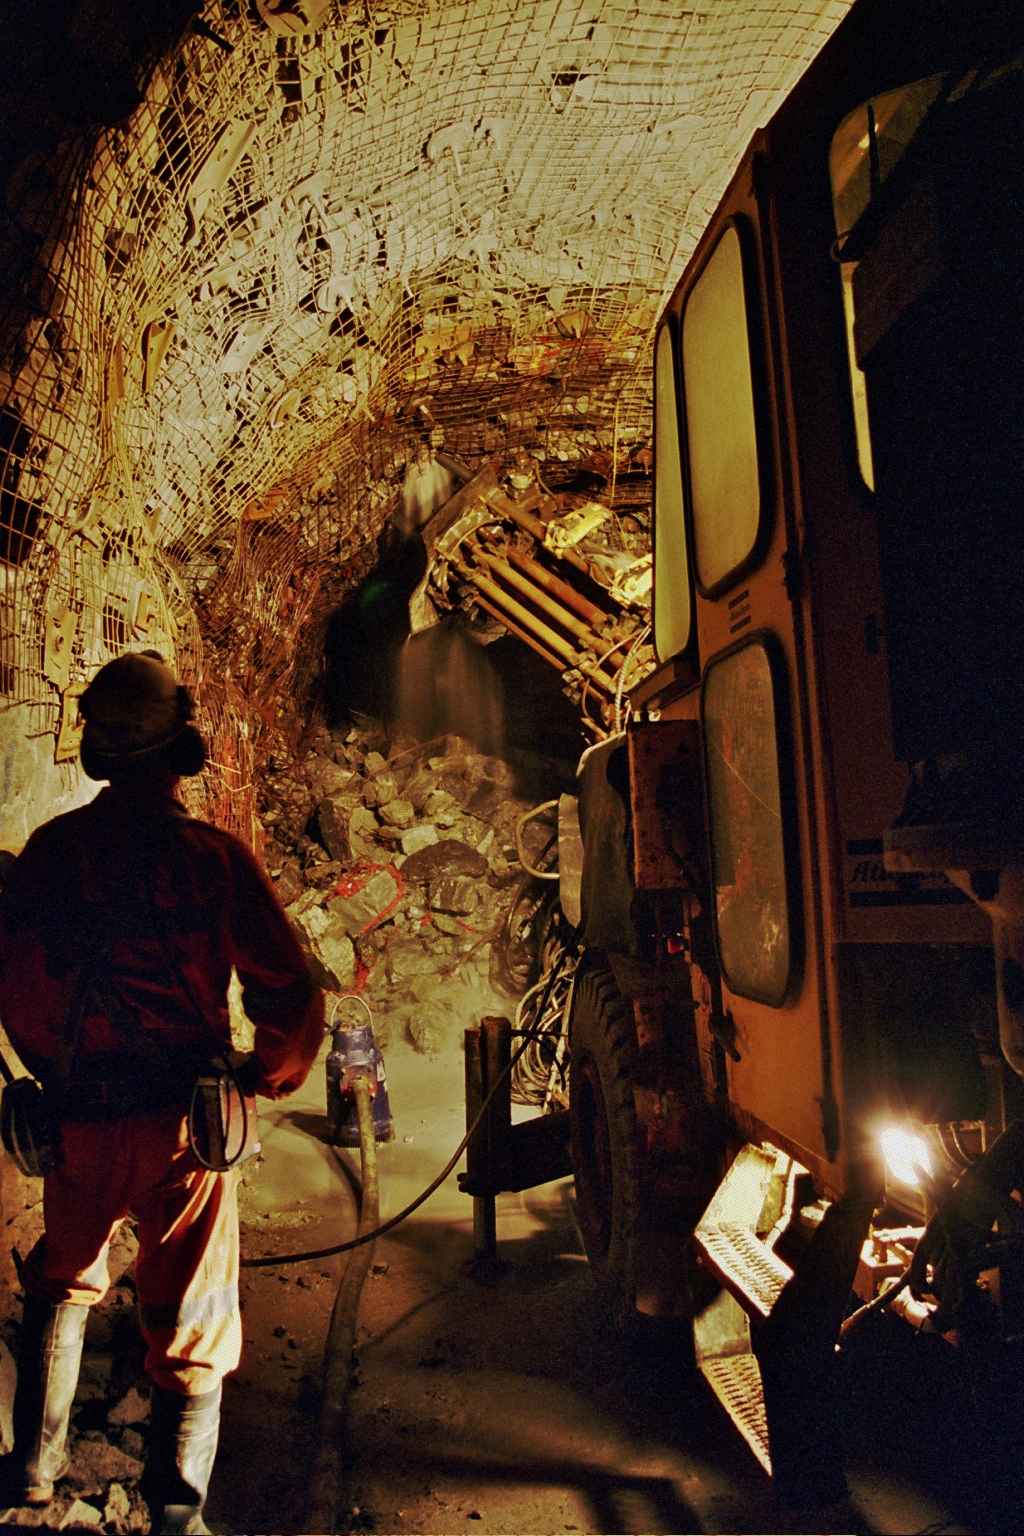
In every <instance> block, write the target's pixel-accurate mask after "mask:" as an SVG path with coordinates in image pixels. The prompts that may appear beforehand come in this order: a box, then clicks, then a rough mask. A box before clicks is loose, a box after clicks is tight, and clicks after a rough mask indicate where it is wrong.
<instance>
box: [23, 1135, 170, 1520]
mask: <svg viewBox="0 0 1024 1536" xmlns="http://www.w3.org/2000/svg"><path fill="white" fill-rule="evenodd" d="M19 1194H20V1195H23V1196H25V1197H27V1198H23V1199H21V1200H18V1199H17V1196H18V1195H19ZM3 1195H4V1209H5V1211H6V1213H7V1228H6V1230H7V1235H8V1238H9V1240H11V1241H12V1242H13V1245H14V1246H15V1247H16V1248H17V1250H18V1251H19V1252H21V1253H24V1252H27V1251H28V1248H29V1247H30V1246H31V1244H32V1242H34V1241H35V1238H36V1237H37V1236H38V1235H39V1233H40V1231H41V1229H42V1211H41V1206H40V1203H39V1199H38V1195H39V1189H38V1182H37V1181H34V1180H27V1179H23V1178H22V1176H21V1175H20V1174H18V1173H17V1172H16V1170H14V1169H13V1166H12V1165H11V1166H9V1167H8V1169H7V1170H5V1176H4V1189H3ZM12 1213H16V1214H12ZM136 1246H137V1245H136V1242H135V1237H134V1234H133V1232H132V1230H131V1227H130V1225H129V1224H126V1225H125V1226H124V1227H122V1228H121V1231H120V1232H119V1233H118V1235H117V1237H116V1238H115V1240H114V1242H113V1244H112V1245H111V1250H110V1260H109V1263H110V1271H111V1275H112V1276H113V1277H115V1278H114V1284H112V1285H111V1287H110V1290H109V1291H108V1292H107V1294H106V1296H105V1297H104V1299H103V1300H102V1301H101V1302H99V1303H98V1304H97V1305H96V1306H95V1307H94V1308H93V1310H92V1311H91V1312H90V1314H89V1320H88V1324H87V1327H86V1335H85V1348H84V1350H83V1353H82V1369H81V1373H80V1376H79V1383H78V1391H77V1393H76V1394H75V1406H74V1409H73V1410H72V1416H71V1427H70V1431H69V1434H68V1450H69V1452H70V1457H71V1465H70V1468H69V1471H68V1473H67V1476H66V1477H63V1478H61V1480H60V1482H59V1483H58V1484H57V1488H56V1492H55V1494H54V1497H53V1500H52V1502H51V1503H50V1504H47V1505H45V1506H43V1507H42V1508H34V1509H33V1508H29V1507H24V1506H16V1505H15V1506H11V1507H8V1503H7V1500H8V1499H9V1497H10V1494H11V1492H12V1490H10V1489H7V1488H6V1487H2V1486H0V1529H3V1530H8V1529H11V1528H14V1527H22V1526H29V1527H34V1528H36V1529H42V1530H50V1531H56V1530H62V1531H69V1530H93V1531H104V1532H106V1533H108V1536H124V1533H128V1532H133V1531H140V1532H141V1531H148V1529H149V1513H148V1511H147V1509H146V1505H145V1502H144V1500H143V1498H142V1495H141V1494H140V1493H139V1488H138V1481H139V1478H140V1477H141V1475H142V1469H143V1463H144V1460H145V1454H146V1439H145V1436H146V1430H147V1424H148V1420H149V1385H148V1379H147V1377H146V1376H145V1374H144V1372H143V1370H142V1356H143V1345H142V1341H141V1338H140V1335H139V1331H138V1323H137V1320H136V1315H135V1311H136V1309H135V1283H134V1280H133V1278H132V1266H133V1264H134V1259H135V1250H136ZM3 1281H4V1283H3V1286H2V1289H3V1291H4V1293H5V1296H6V1299H7V1301H8V1303H9V1308H8V1310H7V1316H6V1318H5V1321H4V1324H3V1335H4V1338H5V1340H6V1343H7V1344H8V1345H9V1346H10V1350H11V1353H12V1355H13V1356H14V1357H15V1358H16V1356H17V1349H18V1342H17V1335H18V1331H19V1324H18V1314H19V1313H20V1301H21V1297H20V1293H18V1292H16V1291H15V1290H14V1287H13V1286H12V1284H11V1281H10V1279H9V1278H8V1276H7V1275H6V1274H5V1275H4V1276H3ZM11 1366H12V1368H11V1369H10V1370H9V1371H5V1372H3V1373H2V1375H3V1381H2V1392H3V1401H2V1403H0V1419H3V1418H4V1417H6V1415H7V1414H9V1410H10V1401H9V1398H10V1397H11V1396H13V1391H14V1381H15V1373H14V1370H13V1361H12V1362H11ZM9 1448H10V1447H9V1444H8V1443H7V1442H6V1437H5V1445H4V1449H5V1450H8V1449H9ZM5 1475H6V1474H5V1469H2V1468H0V1476H5Z"/></svg>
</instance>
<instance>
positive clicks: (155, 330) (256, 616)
mask: <svg viewBox="0 0 1024 1536" xmlns="http://www.w3.org/2000/svg"><path fill="white" fill-rule="evenodd" d="M847 8H848V6H847V0H782V3H778V4H763V3H762V4H748V3H746V0H707V3H706V4H705V5H704V6H703V7H702V8H700V9H693V10H687V11H681V10H680V9H679V8H678V7H676V6H673V5H669V4H665V3H664V0H641V3H639V4H619V3H615V0H602V3H599V4H596V5H583V4H582V3H581V0H528V3H517V4H515V5H512V4H508V3H503V0H463V3H461V4H440V3H438V0H392V3H379V4H375V3H371V4H369V5H367V6H356V5H354V4H351V5H350V4H344V3H340V0H339V3H333V4H330V3H329V4H319V3H318V4H315V5H314V4H313V3H312V0H309V3H308V4H306V5H305V7H303V6H301V5H300V6H296V7H293V8H291V9H290V10H289V12H288V13H287V15H285V14H284V13H282V14H281V15H280V16H277V15H275V13H274V8H273V7H271V6H269V5H262V6H246V5H245V4H242V3H239V0H210V3H208V4H206V5H205V6H199V5H195V4H185V3H182V4H179V5H174V4H172V3H170V0H162V3H159V4H158V3H148V4H137V5H128V4H126V3H125V4H117V5H103V6H100V5H97V4H96V3H94V0H79V3H75V0H65V3H64V4H62V5H59V6H56V7H54V8H52V15H51V16H50V22H49V24H48V26H47V27H46V28H45V29H44V28H43V27H42V26H41V24H40V22H39V19H38V15H37V13H36V8H35V7H32V6H29V5H16V4H8V5H6V6H5V7H4V17H5V24H6V27H7V32H6V46H5V64H4V66H3V70H4V80H3V84H4V111H3V117H2V120H0V166H2V171H3V176H4V183H5V184H4V206H3V212H2V215H0V220H2V230H0V235H2V247H3V253H4V257H5V277H4V282H3V292H2V295H0V297H2V306H3V307H2V313H0V343H2V348H3V353H2V357H0V459H2V466H0V469H2V496H0V694H2V696H3V697H2V701H0V702H2V703H3V706H4V707H3V711H2V714H0V762H2V775H3V785H4V795H3V801H4V804H3V809H2V811H0V838H2V839H3V840H4V841H6V842H10V843H14V844H17V843H18V842H20V841H21V840H22V839H23V838H24V837H25V836H26V835H27V833H28V832H29V831H30V830H31V829H32V827H33V826H35V825H36V824H37V823H38V822H39V821H40V820H42V819H44V818H45V817H46V816H47V815H49V814H52V812H53V811H54V810H56V809H59V808H61V807H62V806H65V805H68V804H70V803H73V802H74V800H75V799H76V798H81V797H82V796H83V795H84V794H85V793H86V791H85V790H84V788H83V786H82V785H81V782H80V780H79V777H78V770H77V766H76V763H75V761H74V759H75V738H74V729H73V727H74V718H75V700H76V696H77V695H76V690H80V689H81V687H82V685H83V684H84V682H85V681H86V680H87V678H88V677H89V676H90V675H91V673H92V672H93V670H94V669H95V668H96V667H97V666H98V665H99V664H101V663H102V662H104V661H105V660H107V659H108V658H109V657H110V656H111V655H113V654H116V653H117V652H119V651H121V650H123V649H124V648H126V647H132V646H135V647H137V648H140V649H141V648H144V647H149V648H156V649H158V650H160V651H162V652H163V653H164V654H165V655H166V656H167V657H168V659H169V660H171V661H172V662H173V664H174V665H175V666H176V667H177V668H178V670H179V671H180V673H181V674H182V676H183V678H184V680H185V681H186V682H187V683H188V684H189V685H190V686H191V687H192V688H193V689H194V690H195V691H196V694H197V698H198V705H199V716H198V718H199V722H200V724H201V725H202V727H203V729H204V731H205V733H206V735H207V737H208V738H209V741H210V746H211V753H210V756H211V765H210V767H209V769H208V770H207V772H206V773H205V774H204V775H203V777H202V780H201V781H197V784H196V788H195V789H194V790H193V791H192V792H191V805H190V808H191V809H193V810H195V811H198V812H199V813H200V814H203V815H205V816H207V817H209V818H210V819H212V820H215V821H217V822H220V823H221V824H223V825H226V826H228V827H230V828H232V829H234V830H236V831H238V832H240V833H241V834H242V835H243V836H244V837H245V838H247V839H248V840H250V841H254V842H255V841H256V840H257V830H256V818H255V795H254V789H253V772H254V768H255V767H256V766H257V765H258V764H259V763H260V762H262V761H264V760H266V758H267V757H268V756H270V754H271V753H272V752H278V753H280V752H282V751H289V750H291V751H294V750H295V748H296V746H297V743H298V740H299V737H300V735H301V732H302V729H303V725H304V720H305V709H306V705H307V701H308V699H309V697H310V690H311V686H312V685H313V683H314V682H315V680H316V677H317V674H318V669H319V666H320V658H321V655H322V650H323V640H324V636H325V633H326V629H327V625H328V622H329V619H330V615H331V614H332V612H333V611H334V610H335V609H336V608H337V607H338V605H339V603H340V602H341V601H342V600H343V599H345V597H346V596H347V595H348V594H349V593H351V592H352V591H354V590H355V589H356V588H357V587H358V586H359V584H360V582H362V581H364V580H365V578H366V577H368V576H369V575H370V573H371V571H372V569H373V567H374V565H375V563H376V540H377V539H378V536H379V535H380V533H381V530H382V529H383V528H384V526H385V523H386V521H387V519H388V518H389V516H390V515H391V513H392V512H393V511H394V510H395V509H396V508H397V507H398V505H399V503H400V500H401V477H402V471H403V468H404V466H405V464H406V462H407V459H408V458H409V457H410V455H413V454H414V453H415V452H416V449H417V445H418V444H419V443H420V442H422V440H423V437H424V434H425V433H429V434H431V436H432V438H433V439H434V440H435V441H441V440H443V443H444V446H445V448H446V450H447V451H449V452H451V453H453V454H457V455H459V457H460V458H461V459H462V460H463V461H464V462H465V463H466V464H467V465H468V466H469V467H470V468H471V469H474V468H477V467H479V465H481V464H482V463H484V462H485V461H486V460H487V459H488V458H489V457H492V456H495V455H508V454H510V453H512V452H514V451H515V450H517V449H520V448H525V449H526V450H527V451H528V452H529V453H531V454H533V455H534V456H535V457H536V458H537V459H538V460H539V461H540V462H541V463H542V465H544V466H547V467H548V468H549V469H550V467H551V466H554V467H556V468H561V470H562V471H564V472H566V473H568V472H570V471H571V470H572V469H573V468H582V469H585V468H588V467H591V466H593V465H595V464H598V465H599V466H601V467H603V469H604V470H605V472H607V471H608V470H609V467H610V470H611V473H612V475H614V473H615V471H616V469H617V468H620V467H622V466H623V465H624V464H625V463H626V462H627V460H628V455H629V453H630V452H631V451H632V449H633V448H634V447H635V446H636V445H638V444H642V443H644V442H645V440H646V438H647V436H648V435H649V430H650V398H649V386H648V373H649V360H650V340H651V334H652V327H653V322H654V319H655V316H656V314H657V312H658V309H659V307H660V305H661V302H662V300H663V297H664V295H665V294H666V292H667V290H668V289H669V288H670V287H671V285H672V283H673V282H674V280H675V279H676V277H677V276H678V273H679V271H680V270H681V267H682V265H683V262H684V261H685V259H686V257H687V256H688V254H689V252H690V250H691V249H692V247H693V245H694V243H695V241H696V239H697V237H698V236H699V234H700V232H701V229H702V227H703V224H704V222H705V219H706V217H707V215H708V213H709V211H710V210H711V209H712V208H713V207H714V205H715V203H716V201H717V199H718V197H719V195H720V192H721V190H722V188H723V187H724V185H725V183H726V182H727V180H728V178H729V175H730V173H731V170H732V167H733V165H734V164H735V162H736V160H737V158H738V156H739V153H740V152H741V151H742V148H743V146H744V144H745V142H746V141H747V139H748V138H749V136H750V133H751V132H752V130H753V129H754V128H755V127H756V126H757V125H758V124H759V123H760V122H762V121H764V120H765V119H766V118H767V117H768V116H769V115H770V113H771V111H772V109H773V107H774V105H775V104H776V103H777V102H778V100H780V99H781V97H782V95H783V94H784V93H785V91H786V90H787V89H788V88H789V87H790V86H791V85H792V83H793V82H794V80H795V79H796V78H797V76H798V75H799V73H800V72H801V70H802V69H803V67H804V66H805V65H806V63H807V62H808V61H809V60H810V59H811V58H812V57H813V55H814V54H815V53H816V52H817V50H818V49H819V48H820V46H821V45H822V43H823V42H824V41H825V39H826V37H827V36H828V35H829V33H830V32H831V31H832V30H833V28H834V27H835V25H836V24H837V23H838V21H839V20H840V19H841V17H842V15H843V14H844V13H845V11H846V10H847ZM47 14H48V15H49V14H50V13H49V12H48V13H47ZM62 720H63V722H64V730H63V732H62V731H61V722H62ZM55 745H56V752H55ZM55 758H56V761H55Z"/></svg>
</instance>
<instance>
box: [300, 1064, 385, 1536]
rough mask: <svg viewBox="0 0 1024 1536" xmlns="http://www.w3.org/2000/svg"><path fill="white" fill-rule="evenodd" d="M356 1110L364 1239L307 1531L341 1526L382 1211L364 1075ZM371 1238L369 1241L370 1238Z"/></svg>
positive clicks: (335, 1366)
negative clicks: (363, 1303)
mask: <svg viewBox="0 0 1024 1536" xmlns="http://www.w3.org/2000/svg"><path fill="white" fill-rule="evenodd" d="M353 1087H354V1090H355V1099H356V1111H357V1114H358V1117H359V1158H360V1172H361V1178H362V1198H361V1200H360V1206H359V1233H358V1236H359V1239H360V1240H362V1242H361V1246H360V1247H359V1248H356V1249H354V1251H353V1252H352V1254H351V1256H350V1258H349V1261H348V1263H347V1265H346V1266H345V1273H344V1275H343V1276H342V1280H341V1284H340V1285H339V1286H338V1294H337V1296H336V1297H335V1298H334V1307H333V1309H332V1311H331V1322H330V1327H329V1328H328V1330H327V1342H326V1344H325V1345H324V1360H323V1373H322V1383H321V1393H322V1396H321V1407H320V1436H319V1440H318V1442H317V1447H316V1453H315V1461H314V1466H313V1479H312V1487H311V1494H310V1504H309V1513H308V1517H307V1520H306V1529H307V1530H308V1531H318V1532H320V1531H322V1532H325V1533H326V1532H330V1531H335V1530H337V1517H338V1505H339V1504H340V1502H341V1477H342V1473H343V1470H344V1464H345V1443H346V1428H345V1419H346V1408H347V1403H348V1392H349V1384H350V1382H351V1379H352V1354H353V1351H354V1349H355V1341H356V1320H357V1318H358V1315H359V1300H360V1297H361V1296H362V1293H363V1282H364V1281H365V1280H366V1276H367V1274H368V1273H369V1270H370V1265H371V1263H372V1262H373V1239H374V1237H375V1236H376V1233H375V1228H376V1225H377V1218H378V1214H379V1211H380V1186H379V1182H378V1177H377V1139H376V1135H375V1133H374V1128H373V1110H372V1108H371V1101H370V1084H369V1081H368V1080H367V1079H366V1078H365V1077H357V1078H356V1079H355V1082H354V1085H353ZM367 1239H368V1241H367Z"/></svg>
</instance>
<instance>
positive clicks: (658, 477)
mask: <svg viewBox="0 0 1024 1536" xmlns="http://www.w3.org/2000/svg"><path fill="white" fill-rule="evenodd" d="M690 610H691V603H690V572H689V558H688V556H687V552H686V523H685V520H684V516H683V460H682V450H681V446H680V442H679V400H678V396H677V393H676V375H675V359H674V356H673V346H672V331H671V328H670V326H669V324H668V323H667V322H666V323H665V324H664V325H663V326H662V327H661V329H660V331H659V332H658V337H657V340H656V341H655V344H654V646H655V650H656V652H657V655H658V660H659V661H670V660H671V658H672V657H673V656H678V655H679V653H680V651H683V650H685V649H686V646H687V645H688V644H689V640H690V622H691V611H690Z"/></svg>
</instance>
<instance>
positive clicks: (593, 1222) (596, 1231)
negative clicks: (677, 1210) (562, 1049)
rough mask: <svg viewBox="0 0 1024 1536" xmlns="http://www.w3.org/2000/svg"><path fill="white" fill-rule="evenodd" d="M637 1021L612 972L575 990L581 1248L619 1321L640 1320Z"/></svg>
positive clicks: (573, 1066)
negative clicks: (634, 1058)
mask: <svg viewBox="0 0 1024 1536" xmlns="http://www.w3.org/2000/svg"><path fill="white" fill-rule="evenodd" d="M631 1032H632V1026H631V1023H630V1020H629V1016H628V1013H627V1011H626V1007H625V1004H624V1003H623V1000H622V997H621V995H620V993H619V989H618V987H617V986H616V983H615V978H614V977H613V975H612V973H611V972H610V971H608V970H604V969H601V970H597V969H595V970H589V971H586V972H585V973H584V974H583V975H582V976H580V977H579V978H578V979H577V981H576V984H575V987H574V990H573V1000H572V1014H571V1020H570V1026H569V1050H570V1063H569V1120H570V1126H571V1131H572V1165H573V1174H574V1178H575V1183H576V1208H577V1220H578V1222H579V1227H580V1233H581V1235H582V1237H583V1246H584V1248H585V1249H586V1253H587V1259H588V1260H589V1263H590V1268H591V1272H592V1274H593V1276H594V1279H595V1281H596V1283H597V1289H598V1292H599V1294H600V1296H601V1300H602V1302H603V1304H604V1307H605V1309H606V1310H607V1312H608V1314H609V1316H610V1318H611V1320H612V1322H613V1323H614V1325H615V1326H616V1327H617V1328H618V1329H620V1330H623V1331H632V1330H633V1329H634V1328H635V1326H636V1324H637V1320H638V1317H637V1311H636V1262H637V1245H638V1241H639V1232H640V1172H639V1155H638V1148H637V1124H636V1108H635V1105H634V1102H633V1072H632V1064H631V1063H632V1050H631Z"/></svg>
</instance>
